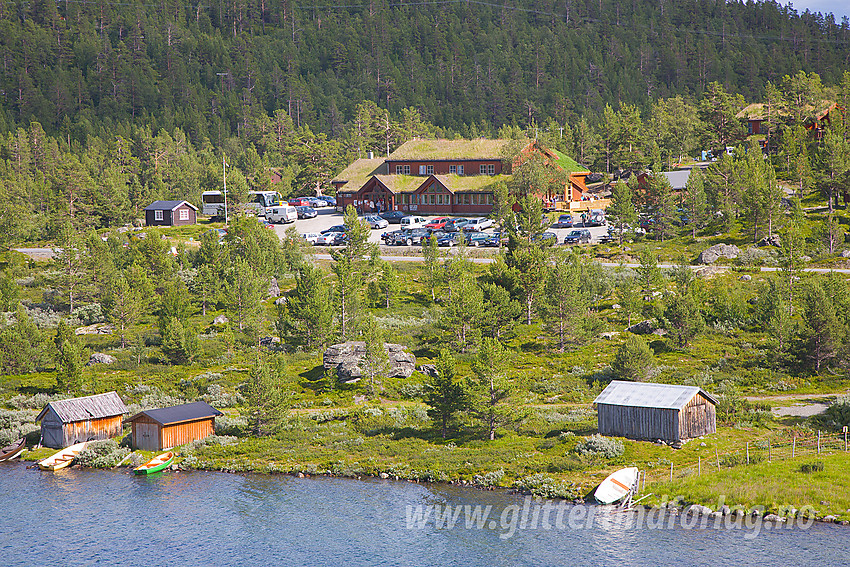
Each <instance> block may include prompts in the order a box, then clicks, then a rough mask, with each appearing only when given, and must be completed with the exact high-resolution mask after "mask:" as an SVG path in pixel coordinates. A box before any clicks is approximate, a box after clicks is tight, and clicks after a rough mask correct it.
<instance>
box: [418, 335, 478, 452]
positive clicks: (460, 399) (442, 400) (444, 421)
mask: <svg viewBox="0 0 850 567" xmlns="http://www.w3.org/2000/svg"><path fill="white" fill-rule="evenodd" d="M436 367H437V376H436V377H435V378H432V379H431V380H430V381H429V382H428V383H427V384H426V385H425V399H424V401H425V404H426V405H427V406H428V417H430V418H431V419H432V420H434V422H435V423H437V424H439V426H440V434H441V435H442V437H443V439H445V438H446V434H447V432H448V426H449V422H450V421H451V420H452V417H453V416H454V415H455V414H456V413H457V412H459V411H462V410H464V409H466V407H467V404H468V396H467V393H466V391H465V390H464V388H463V385H462V384H461V383H460V382H458V381H457V380H456V379H455V361H454V358H453V357H452V355H451V353H450V352H449V351H447V350H445V349H443V350H441V351H440V356H439V358H438V359H437V362H436Z"/></svg>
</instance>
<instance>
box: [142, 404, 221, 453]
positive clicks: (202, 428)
mask: <svg viewBox="0 0 850 567" xmlns="http://www.w3.org/2000/svg"><path fill="white" fill-rule="evenodd" d="M217 415H223V414H222V413H221V412H220V411H218V410H217V409H215V408H214V407H212V406H211V405H209V404H208V403H206V402H192V403H190V404H182V405H179V406H172V407H169V408H161V409H153V410H145V411H142V412H139V413H137V414H136V415H134V416H133V417H131V418H130V419H129V420H128V421H129V422H131V423H132V424H133V447H135V448H136V449H142V450H144V451H159V450H161V449H169V448H171V447H177V446H178V445H185V444H186V443H191V442H192V441H197V440H199V439H205V438H206V437H209V436H210V435H212V434H213V433H215V417H216V416H217Z"/></svg>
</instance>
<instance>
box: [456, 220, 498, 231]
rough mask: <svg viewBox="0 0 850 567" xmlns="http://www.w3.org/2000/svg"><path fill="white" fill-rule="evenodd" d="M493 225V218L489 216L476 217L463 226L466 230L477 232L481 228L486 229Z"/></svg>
mask: <svg viewBox="0 0 850 567" xmlns="http://www.w3.org/2000/svg"><path fill="white" fill-rule="evenodd" d="M491 226H493V219H488V218H475V219H469V222H468V223H466V225H465V226H464V227H463V230H465V231H466V232H476V231H480V230H485V229H487V228H490V227H491Z"/></svg>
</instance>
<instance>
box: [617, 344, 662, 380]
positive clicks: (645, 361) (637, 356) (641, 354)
mask: <svg viewBox="0 0 850 567" xmlns="http://www.w3.org/2000/svg"><path fill="white" fill-rule="evenodd" d="M653 360H654V357H653V354H652V351H651V350H650V348H649V346H647V344H646V341H644V340H643V339H642V338H640V337H639V336H637V335H632V334H629V336H628V337H626V340H625V341H624V342H623V344H621V345H620V348H618V349H617V353H616V354H615V355H614V362H612V363H611V370H612V371H613V372H614V376H616V377H617V378H620V379H623V380H634V381H638V382H640V381H642V380H644V379H646V375H647V373H648V372H649V369H650V368H652V366H653Z"/></svg>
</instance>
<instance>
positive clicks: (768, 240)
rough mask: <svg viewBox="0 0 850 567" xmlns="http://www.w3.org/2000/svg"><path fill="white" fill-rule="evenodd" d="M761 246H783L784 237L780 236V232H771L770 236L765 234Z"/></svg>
mask: <svg viewBox="0 0 850 567" xmlns="http://www.w3.org/2000/svg"><path fill="white" fill-rule="evenodd" d="M759 246H773V247H775V248H781V247H782V239H781V238H779V235H778V234H771V235H770V236H765V237H764V238H762V239H761V240H759Z"/></svg>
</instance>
